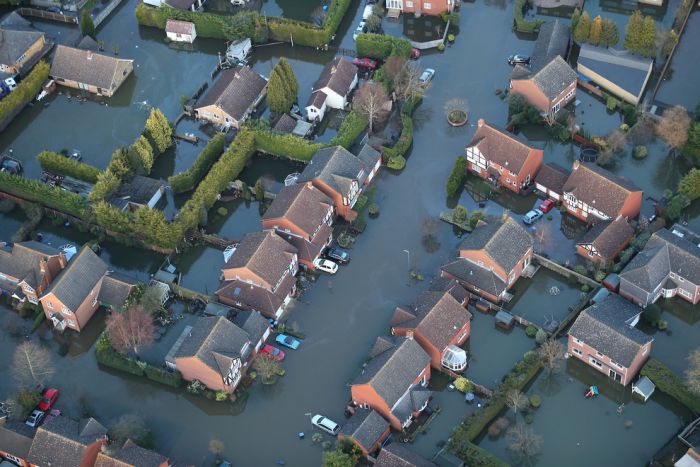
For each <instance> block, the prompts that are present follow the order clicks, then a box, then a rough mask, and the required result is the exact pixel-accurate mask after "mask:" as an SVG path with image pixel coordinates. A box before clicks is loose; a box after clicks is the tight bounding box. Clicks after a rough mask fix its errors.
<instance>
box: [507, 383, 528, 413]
mask: <svg viewBox="0 0 700 467" xmlns="http://www.w3.org/2000/svg"><path fill="white" fill-rule="evenodd" d="M506 405H507V406H508V407H509V408H510V409H512V410H513V413H514V414H515V416H516V417H517V416H518V411H520V410H521V409H524V408H525V407H526V406H527V397H525V394H523V393H522V392H520V391H518V390H517V389H513V390H511V391H508V392H507V393H506Z"/></svg>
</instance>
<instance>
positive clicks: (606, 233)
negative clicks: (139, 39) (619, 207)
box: [576, 216, 634, 265]
mask: <svg viewBox="0 0 700 467" xmlns="http://www.w3.org/2000/svg"><path fill="white" fill-rule="evenodd" d="M633 236H634V228H633V227H632V226H631V225H630V223H629V222H628V221H627V218H626V217H623V216H617V218H616V219H615V220H614V221H602V222H599V223H597V224H595V225H594V226H593V227H592V228H591V229H590V230H589V231H588V232H586V233H585V234H584V236H583V238H581V240H580V241H579V242H578V243H577V244H576V252H577V253H578V254H579V255H580V256H582V257H583V258H585V259H587V260H589V261H593V262H594V263H599V264H603V265H605V264H609V263H610V262H611V261H613V260H614V259H615V258H617V256H618V255H619V254H620V252H621V251H622V250H624V249H625V248H626V247H627V245H629V244H630V242H631V241H632V237H633Z"/></svg>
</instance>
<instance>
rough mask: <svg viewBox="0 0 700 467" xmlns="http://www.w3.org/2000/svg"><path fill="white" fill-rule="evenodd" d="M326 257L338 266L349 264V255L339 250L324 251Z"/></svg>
mask: <svg viewBox="0 0 700 467" xmlns="http://www.w3.org/2000/svg"><path fill="white" fill-rule="evenodd" d="M326 257H328V258H330V259H332V260H335V261H337V262H338V263H340V264H348V263H349V262H350V253H348V252H347V251H345V250H341V249H340V248H328V249H327V250H326Z"/></svg>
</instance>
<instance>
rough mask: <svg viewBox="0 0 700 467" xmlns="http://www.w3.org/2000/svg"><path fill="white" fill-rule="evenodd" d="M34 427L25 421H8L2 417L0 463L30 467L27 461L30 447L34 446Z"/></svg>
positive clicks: (0, 424) (0, 423)
mask: <svg viewBox="0 0 700 467" xmlns="http://www.w3.org/2000/svg"><path fill="white" fill-rule="evenodd" d="M33 438H34V429H33V428H31V427H29V426H28V425H26V424H25V423H23V422H12V421H7V418H6V417H0V465H2V466H5V465H6V464H5V462H4V461H7V462H8V464H7V466H8V467H9V466H10V465H18V466H20V467H29V466H30V464H29V462H28V461H27V458H28V457H29V449H30V448H31V447H32V439H33Z"/></svg>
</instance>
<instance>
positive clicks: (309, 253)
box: [262, 182, 334, 270]
mask: <svg viewBox="0 0 700 467" xmlns="http://www.w3.org/2000/svg"><path fill="white" fill-rule="evenodd" d="M333 212H334V207H333V200H332V199H330V198H329V197H328V196H326V195H325V194H324V193H323V192H322V191H321V190H319V189H318V188H316V187H314V185H313V183H311V182H305V183H297V184H295V185H290V186H285V187H284V188H282V190H281V191H280V192H279V194H278V195H277V196H276V197H275V200H274V201H273V202H272V204H270V207H269V208H268V209H267V211H265V214H264V215H263V218H262V228H263V230H274V231H275V232H276V233H277V234H278V235H279V236H280V237H282V238H283V239H285V240H286V241H287V242H289V243H291V244H292V245H294V247H295V248H296V249H297V251H298V255H299V262H300V263H302V264H304V265H305V266H306V268H308V269H310V270H313V269H314V264H313V262H314V260H315V259H317V258H319V257H320V256H321V253H322V252H323V250H324V249H325V248H326V247H327V246H328V245H330V244H331V241H332V240H333V228H332V227H331V225H332V224H333Z"/></svg>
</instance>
